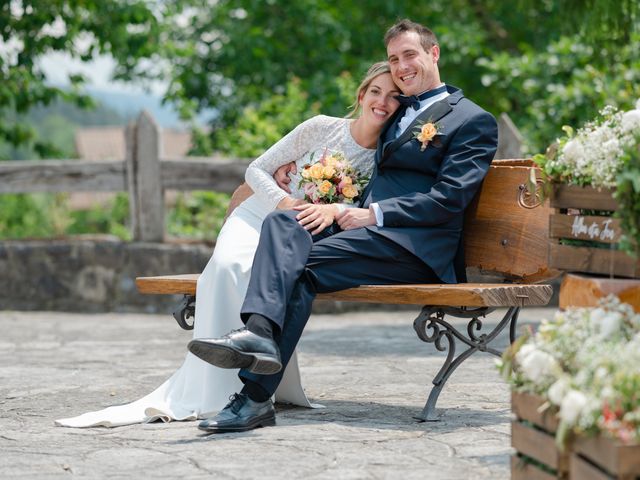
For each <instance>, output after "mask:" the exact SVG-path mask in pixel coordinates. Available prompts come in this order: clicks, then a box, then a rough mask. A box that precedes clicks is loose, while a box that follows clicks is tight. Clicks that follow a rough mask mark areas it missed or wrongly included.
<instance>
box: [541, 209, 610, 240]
mask: <svg viewBox="0 0 640 480" xmlns="http://www.w3.org/2000/svg"><path fill="white" fill-rule="evenodd" d="M621 235H622V229H621V228H620V220H618V219H616V218H611V217H598V216H595V215H586V216H585V215H562V214H553V215H551V216H550V217H549V237H550V238H570V239H573V240H588V241H593V242H601V243H618V242H619V241H620V237H621Z"/></svg>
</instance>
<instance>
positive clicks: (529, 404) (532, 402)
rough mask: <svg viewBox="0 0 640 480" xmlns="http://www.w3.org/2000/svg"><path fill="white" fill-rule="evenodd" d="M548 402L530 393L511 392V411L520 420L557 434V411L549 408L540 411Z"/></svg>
mask: <svg viewBox="0 0 640 480" xmlns="http://www.w3.org/2000/svg"><path fill="white" fill-rule="evenodd" d="M545 403H546V402H545V401H544V399H543V398H542V397H539V396H537V395H532V394H529V393H519V392H511V411H512V412H513V413H514V414H515V415H516V417H517V418H518V419H520V420H526V421H527V422H531V423H533V424H534V425H537V426H539V427H540V428H543V429H545V430H546V431H548V432H555V431H556V430H557V429H558V424H559V423H560V422H559V421H558V418H557V417H556V415H555V414H556V409H554V408H547V409H545V410H544V411H540V407H542V405H544V404H545Z"/></svg>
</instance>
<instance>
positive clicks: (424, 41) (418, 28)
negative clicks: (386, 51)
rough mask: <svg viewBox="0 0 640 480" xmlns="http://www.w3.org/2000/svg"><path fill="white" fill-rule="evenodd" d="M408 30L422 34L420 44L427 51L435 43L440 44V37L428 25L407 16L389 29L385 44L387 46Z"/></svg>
mask: <svg viewBox="0 0 640 480" xmlns="http://www.w3.org/2000/svg"><path fill="white" fill-rule="evenodd" d="M406 32H416V33H417V34H418V35H419V36H420V44H421V45H422V48H424V50H425V52H426V51H428V50H429V49H430V48H431V47H433V46H434V45H438V39H437V38H436V35H435V33H433V32H432V31H431V30H429V29H428V28H427V27H425V26H423V25H420V24H419V23H416V22H412V21H411V20H409V19H407V18H405V19H404V20H400V21H399V22H397V23H396V24H395V25H393V26H392V27H391V28H389V30H387V33H385V34H384V46H385V47H386V46H387V45H389V42H390V41H391V40H393V39H394V38H396V37H398V36H400V35H402V34H403V33H406Z"/></svg>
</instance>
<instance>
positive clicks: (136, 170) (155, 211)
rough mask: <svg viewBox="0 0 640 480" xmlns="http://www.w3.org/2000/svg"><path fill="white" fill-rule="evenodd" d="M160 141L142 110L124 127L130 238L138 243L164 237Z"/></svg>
mask: <svg viewBox="0 0 640 480" xmlns="http://www.w3.org/2000/svg"><path fill="white" fill-rule="evenodd" d="M160 140H161V139H160V128H159V127H158V125H157V124H156V122H155V121H154V120H153V118H152V117H151V115H150V114H149V113H148V112H146V111H143V112H142V113H141V114H140V116H139V117H138V121H137V122H135V123H133V122H132V123H130V124H129V125H128V126H127V129H126V145H127V150H126V163H127V187H128V191H129V210H130V214H131V229H132V234H133V239H134V240H135V241H139V242H162V240H163V238H164V190H163V188H162V183H161V180H160V155H161V151H160Z"/></svg>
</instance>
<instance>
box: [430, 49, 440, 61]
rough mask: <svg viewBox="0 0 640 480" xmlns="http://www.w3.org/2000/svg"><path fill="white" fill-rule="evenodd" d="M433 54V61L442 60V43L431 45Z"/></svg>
mask: <svg viewBox="0 0 640 480" xmlns="http://www.w3.org/2000/svg"><path fill="white" fill-rule="evenodd" d="M431 55H433V63H438V60H440V45H434V46H433V47H431Z"/></svg>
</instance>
